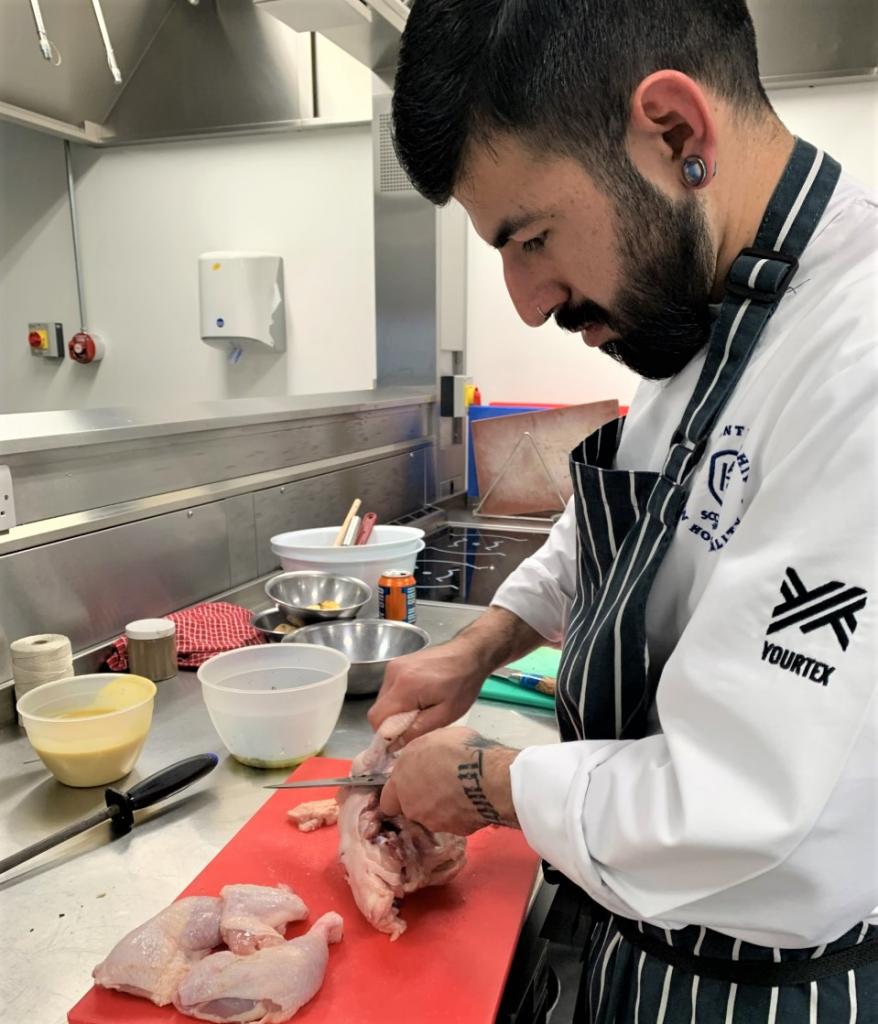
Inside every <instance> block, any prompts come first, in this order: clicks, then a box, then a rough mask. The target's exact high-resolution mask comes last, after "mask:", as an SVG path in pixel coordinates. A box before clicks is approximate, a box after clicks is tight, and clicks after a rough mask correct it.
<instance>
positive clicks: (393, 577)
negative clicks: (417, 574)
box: [378, 569, 416, 624]
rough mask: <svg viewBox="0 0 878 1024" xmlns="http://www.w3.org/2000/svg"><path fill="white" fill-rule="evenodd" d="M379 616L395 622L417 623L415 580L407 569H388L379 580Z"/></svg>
mask: <svg viewBox="0 0 878 1024" xmlns="http://www.w3.org/2000/svg"><path fill="white" fill-rule="evenodd" d="M378 614H379V615H380V616H381V618H382V619H393V620H394V621H395V622H410V623H412V624H414V622H415V618H416V615H415V578H414V576H412V574H411V573H410V572H406V570H405V569H388V570H387V572H383V573H382V574H381V576H380V577H379V579H378Z"/></svg>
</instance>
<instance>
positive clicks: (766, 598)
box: [493, 175, 878, 947]
mask: <svg viewBox="0 0 878 1024" xmlns="http://www.w3.org/2000/svg"><path fill="white" fill-rule="evenodd" d="M876 295H878V197H876V196H875V195H874V194H872V193H870V192H869V191H868V190H866V189H865V188H863V187H862V186H860V185H859V184H857V183H856V182H854V181H853V180H852V179H851V178H849V177H848V176H846V175H842V178H841V180H840V182H839V184H838V186H837V188H836V191H835V193H834V195H833V197H832V199H831V200H830V203H829V206H828V208H827V210H826V211H825V213H824V215H823V217H822V219H821V221H820V223H819V224H818V226H817V229H816V232H815V234H814V236H813V238H812V240H811V243H810V244H809V246H808V247H807V249H806V251H805V253H804V254H803V256H802V259H801V260H800V267H799V271H798V274H797V275H796V278H795V280H794V282H793V285H792V287H791V288H790V290H789V291H788V292H787V294H786V295H785V296H784V298H783V299H782V301H781V303H780V305H779V307H778V309H777V311H776V313H775V315H774V317H773V318H772V320H771V321H770V322H769V325H768V327H767V329H766V331H765V333H764V334H763V336H762V339H761V341H760V342H759V345H758V347H757V349H756V352H755V353H754V355H753V357H752V359H751V361H750V363H749V365H748V367H747V369H746V371H745V373H744V375H743V377H742V379H741V381H740V383H739V384H738V386H737V388H736V390H735V392H734V394H733V395H732V397H731V399H730V400H729V403H728V405H727V406H726V407H725V409H724V410H723V411H722V413H721V414H720V417H719V419H718V422H717V424H716V427H715V429H714V431H713V433H712V435H711V439H710V444H709V446H708V448H707V451H706V453H705V455H704V458H703V459H702V461H701V463H700V464H699V468H698V470H697V471H696V473H695V475H694V477H693V479H692V486H691V492H690V496H689V500H688V503H687V505H686V510H685V513H684V518H683V519H682V520H681V522H680V524H679V525H678V527H677V530H676V533H675V535H674V537H673V539H672V541H671V544H670V547H669V549H668V552H667V555H666V557H665V559H664V562H663V564H662V566H661V568H660V569H659V573H658V577H657V579H656V581H655V585H654V587H653V590H652V592H651V594H650V597H649V601H648V604H647V610H646V622H647V633H648V641H649V653H650V666H651V671H655V672H658V673H659V687H658V691H657V697H656V701H655V706H654V708H653V709H652V721H653V722H654V730H655V731H654V734H653V735H650V736H648V737H647V738H645V739H641V740H637V741H616V740H593V741H589V740H585V741H580V742H571V743H564V744H552V745H548V746H536V747H530V748H527V749H525V750H524V751H522V752H521V754H519V755H518V756H517V757H516V759H515V761H514V762H513V765H512V771H511V777H512V794H513V800H514V804H515V809H516V813H517V815H518V819H519V821H520V823H521V827H522V829H523V831H524V834H525V836H526V838H527V840H528V842H529V843H530V845H531V846H532V847H533V848H534V849H535V850H537V851H538V852H539V853H540V854H541V855H542V856H543V857H544V858H545V859H546V860H548V861H549V862H550V863H551V864H553V865H554V866H556V867H557V868H559V869H561V870H562V871H563V872H564V873H565V874H566V875H567V876H568V877H569V878H571V879H572V880H573V881H575V882H576V883H577V884H578V885H580V886H581V887H582V888H583V889H585V890H586V891H587V892H588V893H589V894H590V895H591V896H592V897H594V898H595V899H596V900H597V901H598V902H600V903H601V904H603V905H604V906H605V907H607V908H608V909H609V910H611V911H613V912H615V913H618V914H621V915H624V916H625V917H629V918H634V919H640V920H646V921H650V922H651V923H653V924H656V925H658V926H660V927H664V928H676V927H681V926H685V925H692V924H695V925H704V926H706V927H709V928H713V929H716V930H718V931H721V932H724V933H726V934H729V935H732V936H734V937H735V938H740V939H742V940H744V941H748V942H755V943H758V944H760V945H764V946H773V947H777V946H780V947H808V946H816V945H819V944H822V943H826V942H829V941H832V940H834V939H836V938H837V937H839V936H840V935H841V934H843V933H844V932H845V931H846V930H848V929H849V928H850V927H852V926H853V925H854V924H856V923H857V922H858V921H861V920H863V919H867V920H870V921H871V922H872V923H875V924H878V698H876V691H878V553H876V549H878V544H876V541H878V453H876V445H878V299H876ZM703 362H704V353H702V354H701V355H700V356H699V357H698V358H697V359H695V360H693V361H692V363H691V364H690V365H689V366H687V367H686V369H685V370H683V371H682V372H681V373H680V374H678V375H677V376H676V377H674V378H672V379H671V380H669V381H666V382H661V383H656V382H651V381H644V382H643V383H642V384H641V385H640V387H639V388H638V390H637V393H636V395H635V398H634V400H633V403H632V406H631V410H630V413H629V415H628V418H627V421H626V425H625V429H624V431H623V436H622V441H621V444H620V447H619V451H618V454H617V460H616V466H617V468H619V469H628V470H632V469H642V470H652V471H658V470H660V469H661V466H662V464H663V462H664V459H665V456H666V453H667V450H668V447H669V445H670V440H671V434H672V432H673V430H674V429H675V428H676V426H677V424H678V422H679V421H680V419H681V417H682V414H683V411H684V408H685V406H686V403H687V401H688V399H689V397H690V395H691V393H692V391H693V389H694V387H695V383H696V379H697V377H698V374H699V372H700V370H701V367H702V365H703ZM828 584H836V586H835V587H832V586H828V587H827V585H828ZM838 584H842V585H843V586H841V587H839V586H838ZM575 585H576V524H575V518H574V515H573V511H572V507H571V506H570V505H568V507H567V510H566V511H565V513H564V515H563V517H562V518H561V520H560V521H559V522H558V523H557V524H556V526H555V527H554V528H553V530H552V532H551V534H550V536H549V539H548V540H547V542H546V544H545V545H544V546H543V547H542V548H541V549H540V551H538V552H537V553H536V554H535V555H534V556H533V557H531V558H529V559H527V560H526V561H525V562H523V563H522V565H521V566H520V568H519V569H518V570H517V571H516V572H515V573H514V574H513V575H512V576H510V577H509V579H508V580H507V581H506V582H505V583H504V584H503V586H502V587H501V588H500V589H499V590H498V592H497V594H496V596H495V598H494V601H493V604H495V605H497V606H499V607H501V608H506V609H508V610H509V611H511V612H513V613H515V614H516V615H518V616H519V617H520V618H522V619H523V620H524V621H525V622H527V623H529V624H530V625H531V626H533V627H534V628H535V629H536V630H537V631H538V632H540V633H541V634H542V635H543V636H544V637H546V638H547V639H548V640H551V641H558V640H560V639H561V638H562V636H563V633H564V626H565V622H566V618H567V614H568V610H569V608H570V604H571V600H572V598H573V595H574V592H575ZM820 588H825V590H823V591H821V590H820ZM814 591H817V593H816V594H813V595H812V592H814ZM861 591H862V592H863V593H861ZM864 597H865V606H864V607H862V608H858V605H859V604H861V603H862V601H863V598H864ZM821 603H822V604H824V605H825V606H826V607H825V608H824V610H823V611H822V612H821V611H820V610H819V608H818V606H819V605H820V604H821ZM850 608H854V609H856V610H855V611H853V612H850V613H846V609H850ZM797 615H800V616H804V617H800V618H798V619H797V618H796V616H797ZM822 619H826V621H825V622H823V623H822V624H821V620H822Z"/></svg>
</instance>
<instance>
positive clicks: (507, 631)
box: [368, 608, 542, 749]
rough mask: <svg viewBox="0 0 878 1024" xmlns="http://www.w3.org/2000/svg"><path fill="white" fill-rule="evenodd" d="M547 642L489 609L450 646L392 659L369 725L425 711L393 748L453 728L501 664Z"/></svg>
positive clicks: (512, 617) (500, 610)
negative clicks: (430, 733) (425, 735)
mask: <svg viewBox="0 0 878 1024" xmlns="http://www.w3.org/2000/svg"><path fill="white" fill-rule="evenodd" d="M541 642H542V637H541V636H540V635H539V633H537V632H536V630H534V629H532V628H531V627H530V626H528V625H527V623H525V622H523V621H522V620H521V619H519V618H518V616H517V615H513V614H512V613H511V612H508V611H506V610H505V609H503V608H489V609H488V610H487V611H486V612H484V613H483V614H482V615H480V616H479V618H478V619H476V621H475V622H474V623H472V625H470V626H468V627H467V628H466V629H464V630H463V631H462V632H460V633H458V635H457V636H456V637H454V639H453V640H449V641H448V643H445V644H442V645H440V646H439V647H428V648H427V649H426V650H424V651H419V652H418V653H417V654H407V655H405V656H404V657H402V658H396V659H395V660H394V661H392V662H391V663H390V664H389V665H388V666H387V672H386V674H385V676H384V684H383V686H382V687H381V692H380V694H379V695H378V699H377V700H376V701H375V703H374V704H373V705H372V707H371V708H370V710H369V714H368V718H369V724H370V725H371V726H372V728H373V729H376V730H377V729H378V727H379V726H380V725H381V723H382V722H383V721H384V720H385V719H386V718H389V717H390V716H391V715H395V714H397V713H398V712H400V711H414V710H416V709H420V712H421V713H420V714H419V715H418V717H417V719H416V720H415V722H414V723H413V724H412V726H411V728H410V729H409V730H408V731H407V732H406V733H405V735H404V736H402V737H401V738H400V741H399V742H398V743H397V744H395V745H394V747H393V748H391V749H398V748H399V747H400V746H401V745H402V744H403V743H410V742H411V741H412V740H414V739H415V738H416V737H418V736H423V735H424V734H425V733H428V732H430V731H431V730H433V729H440V728H442V726H443V725H450V724H451V723H452V722H456V721H457V719H458V718H460V717H461V716H462V715H464V714H466V712H467V711H469V709H470V708H471V707H472V705H473V702H474V701H475V699H476V697H478V695H479V690H480V689H481V687H482V683H483V682H484V680H485V678H486V677H487V676H489V675H490V674H491V672H492V671H493V670H494V669H495V668H497V666H498V665H503V664H505V663H506V662H507V661H511V660H513V659H514V658H517V657H520V656H521V655H522V654H525V653H526V652H527V651H530V650H533V648H534V647H536V646H537V645H538V644H540V643H541Z"/></svg>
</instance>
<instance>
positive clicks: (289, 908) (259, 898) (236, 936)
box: [220, 885, 308, 956]
mask: <svg viewBox="0 0 878 1024" xmlns="http://www.w3.org/2000/svg"><path fill="white" fill-rule="evenodd" d="M220 896H221V897H222V900H223V909H222V917H221V919H220V934H221V935H222V940H223V942H224V943H225V944H226V945H227V946H228V947H229V949H230V950H231V951H232V952H233V953H239V954H241V955H243V956H246V955H248V954H250V953H255V952H256V950H258V949H264V948H265V947H266V946H279V945H280V944H281V943H282V942H283V941H284V931H285V929H286V926H287V925H288V924H289V923H290V921H302V920H304V919H305V918H306V917H307V916H308V908H307V907H306V906H305V904H304V903H303V902H302V900H300V899H299V897H298V896H297V895H296V894H295V893H294V892H293V891H292V889H290V888H289V887H288V886H286V885H279V886H277V888H270V887H269V886H266V885H227V886H226V887H225V888H224V889H223V890H222V891H221V892H220Z"/></svg>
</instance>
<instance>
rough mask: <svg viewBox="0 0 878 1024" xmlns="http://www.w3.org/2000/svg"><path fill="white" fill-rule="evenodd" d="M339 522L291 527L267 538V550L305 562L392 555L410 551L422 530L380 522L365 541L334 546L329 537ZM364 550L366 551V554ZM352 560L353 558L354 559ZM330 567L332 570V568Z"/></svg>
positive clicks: (346, 560)
mask: <svg viewBox="0 0 878 1024" xmlns="http://www.w3.org/2000/svg"><path fill="white" fill-rule="evenodd" d="M340 529H341V526H340V525H339V526H319V527H317V528H316V529H313V530H293V531H292V532H290V533H279V534H277V535H276V536H274V537H272V538H271V550H272V551H273V552H274V553H275V554H276V555H277V556H278V557H280V558H295V559H298V560H300V561H306V562H316V561H322V562H331V563H335V562H348V561H350V560H351V559H350V558H349V557H348V556H349V555H359V554H360V553H362V557H363V558H375V559H377V558H379V557H382V556H383V557H392V556H395V555H407V554H410V553H411V552H412V551H413V550H414V548H415V547H416V545H417V543H418V541H421V540H423V538H424V531H423V530H417V529H415V528H414V527H413V526H381V525H380V524H379V525H378V526H376V527H375V528H374V529H373V530H372V535H371V536H370V537H369V540H368V542H367V543H366V544H361V545H359V546H352V545H349V546H348V547H335V546H334V545H333V543H332V542H333V541H334V540H335V538H336V536H337V535H338V531H339V530H340ZM366 552H368V555H367V554H366ZM355 560H356V559H355ZM331 571H333V572H334V571H335V570H334V569H333V570H331Z"/></svg>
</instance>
